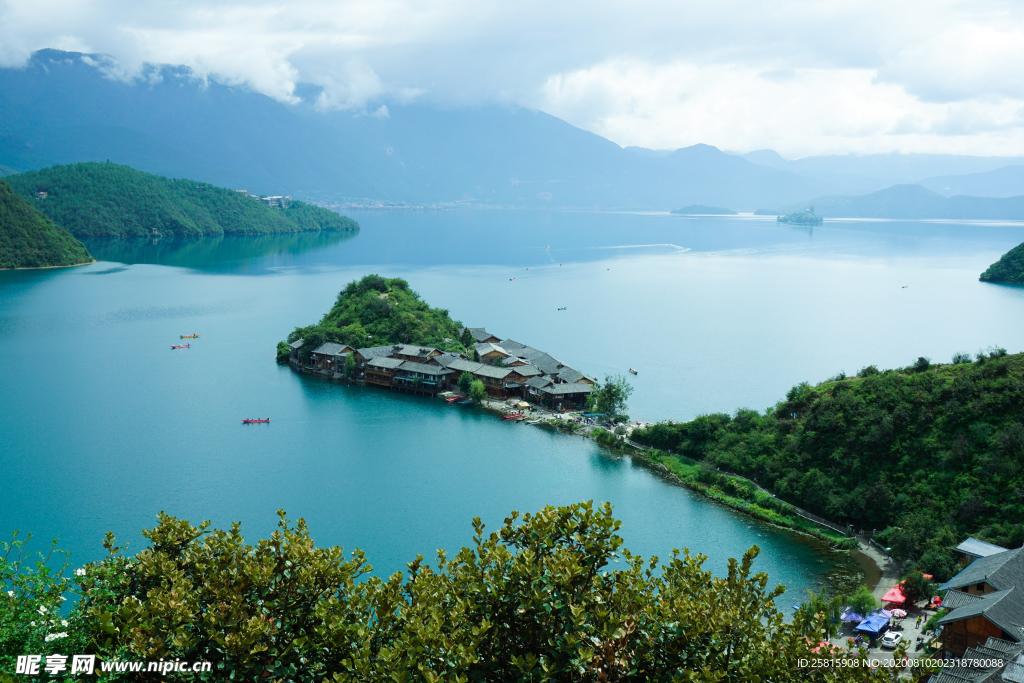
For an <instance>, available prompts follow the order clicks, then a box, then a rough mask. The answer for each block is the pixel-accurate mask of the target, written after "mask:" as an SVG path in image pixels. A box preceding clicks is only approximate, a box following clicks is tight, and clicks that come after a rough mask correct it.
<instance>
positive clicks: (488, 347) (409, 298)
mask: <svg viewBox="0 0 1024 683" xmlns="http://www.w3.org/2000/svg"><path fill="white" fill-rule="evenodd" d="M277 360H278V362H280V363H286V362H287V363H290V364H291V365H292V367H294V368H295V369H296V370H298V371H299V372H307V373H312V374H319V375H322V376H326V377H331V378H333V379H348V380H352V381H357V382H361V383H365V384H367V385H370V386H377V387H381V388H384V389H391V390H393V391H402V392H407V393H414V394H420V395H426V396H436V395H437V394H439V393H442V392H444V391H446V390H453V391H461V392H462V393H463V394H470V388H471V387H472V385H474V384H475V385H477V389H476V392H477V396H478V399H477V400H478V402H479V401H483V400H485V399H486V398H490V399H498V400H508V399H517V398H518V399H521V400H524V401H530V402H532V403H536V404H540V405H544V406H547V407H549V408H551V409H553V410H565V409H577V410H578V409H582V408H584V407H585V406H586V405H587V401H588V399H590V397H591V396H592V395H593V394H598V395H599V396H600V395H601V394H600V392H601V391H602V389H601V388H600V387H598V386H597V380H596V379H594V378H592V377H588V376H586V375H584V374H583V373H582V372H580V371H578V370H576V369H574V368H572V367H569V366H568V365H566V364H565V363H563V362H562V361H561V360H559V359H557V358H555V357H554V356H552V355H550V354H548V353H545V352H544V351H541V350H539V349H535V348H533V347H532V346H528V345H526V344H522V343H520V342H517V341H515V340H513V339H502V338H500V337H498V336H496V335H493V334H491V333H489V332H488V331H487V330H486V329H484V328H482V327H465V326H463V325H462V323H460V322H457V321H454V320H452V319H451V317H450V316H449V315H448V311H447V310H444V309H438V308H431V307H430V306H429V305H427V303H426V302H424V301H423V300H422V299H420V296H419V295H418V294H417V293H416V292H414V291H412V290H411V289H410V288H409V283H408V282H406V281H405V280H402V279H400V278H383V277H380V276H379V275H367V276H366V277H364V278H362V279H361V280H358V281H353V282H350V283H349V284H348V285H347V286H346V287H345V289H344V290H342V291H341V292H340V293H339V294H338V298H337V300H336V301H335V304H334V306H333V307H332V308H331V310H330V311H329V312H328V313H327V315H325V316H324V318H323V319H322V320H321V321H320V322H319V323H317V324H316V325H311V326H309V327H300V328H296V329H295V330H294V331H292V333H291V334H289V335H288V341H287V342H279V343H278V346H277Z"/></svg>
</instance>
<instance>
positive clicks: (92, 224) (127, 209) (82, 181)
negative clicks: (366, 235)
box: [6, 162, 359, 237]
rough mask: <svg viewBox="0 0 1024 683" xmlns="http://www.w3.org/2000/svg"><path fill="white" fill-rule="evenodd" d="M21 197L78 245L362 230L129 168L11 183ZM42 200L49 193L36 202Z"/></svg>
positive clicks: (83, 166) (75, 169) (42, 175)
mask: <svg viewBox="0 0 1024 683" xmlns="http://www.w3.org/2000/svg"><path fill="white" fill-rule="evenodd" d="M6 180H7V181H8V182H9V183H10V184H11V186H12V187H13V188H14V190H15V191H16V192H18V194H20V195H22V196H23V197H26V198H28V199H29V200H30V201H31V202H32V204H33V205H34V206H35V208H37V209H38V210H39V211H42V212H43V213H44V214H46V216H47V217H48V218H50V219H51V220H52V221H54V222H55V223H57V224H58V225H62V226H64V227H65V228H67V229H68V230H70V231H71V234H73V235H75V236H76V237H140V236H141V237H145V236H150V235H152V234H154V233H157V234H159V235H175V236H178V237H182V236H184V237H199V236H203V235H223V234H244V235H259V234H269V233H287V232H301V231H305V230H358V229H359V225H358V224H357V223H356V222H355V221H353V220H352V219H350V218H347V217H345V216H341V215H339V214H337V213H335V212H333V211H330V210H329V209H324V208H321V207H319V206H313V205H311V204H306V203H304V202H299V201H293V202H291V204H290V206H289V207H288V208H287V209H280V208H272V207H269V206H266V205H264V204H261V203H260V202H258V201H256V200H255V199H252V198H250V197H246V196H245V195H243V194H241V193H240V192H236V191H235V190H230V189H227V188H223V187H216V186H214V185H210V184H208V183H200V182H196V181H195V180H185V179H176V180H174V179H170V178H164V177H162V176H157V175H151V174H149V173H143V172H142V171H136V170H135V169H133V168H130V167H128V166H121V165H119V164H112V163H110V162H106V163H96V162H88V163H80V164H71V165H69V166H53V167H50V168H44V169H42V170H41V171H31V172H29V173H22V174H19V175H14V176H8V177H7V178H6ZM37 192H46V193H47V195H48V196H47V197H46V198H45V199H37V198H36V193H37Z"/></svg>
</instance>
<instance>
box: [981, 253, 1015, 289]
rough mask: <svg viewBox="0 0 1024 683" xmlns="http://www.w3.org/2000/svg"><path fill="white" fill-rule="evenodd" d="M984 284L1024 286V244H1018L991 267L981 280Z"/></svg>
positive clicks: (982, 275)
mask: <svg viewBox="0 0 1024 683" xmlns="http://www.w3.org/2000/svg"><path fill="white" fill-rule="evenodd" d="M979 279H980V280H981V281H982V282H1005V283H1007V284H1013V285H1024V244H1018V245H1017V246H1016V247H1014V248H1013V249H1011V250H1010V251H1008V252H1006V253H1005V254H1003V256H1002V258H1000V259H999V260H998V261H996V262H995V263H993V264H992V265H991V266H989V267H988V268H987V269H986V270H985V272H984V273H982V274H981V277H980V278H979Z"/></svg>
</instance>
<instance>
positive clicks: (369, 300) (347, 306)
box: [288, 275, 466, 354]
mask: <svg viewBox="0 0 1024 683" xmlns="http://www.w3.org/2000/svg"><path fill="white" fill-rule="evenodd" d="M460 328H462V323H460V322H457V321H455V320H452V319H451V317H450V316H449V315H448V311H447V310H444V309H440V308H431V307H430V306H429V305H428V304H427V303H426V302H425V301H423V300H422V299H420V295H419V294H417V293H416V292H414V291H412V290H411V289H409V283H408V282H406V281H405V280H402V279H401V278H383V277H381V276H379V275H367V276H365V277H364V278H363V279H361V280H358V281H355V280H353V281H352V282H350V283H348V285H347V286H346V287H345V289H343V290H341V292H339V293H338V298H337V300H336V301H335V302H334V306H333V307H332V308H331V310H330V311H328V312H327V315H325V316H324V317H323V319H322V320H321V321H320V322H319V323H317V324H316V325H310V326H309V327H297V328H295V330H294V331H293V332H292V333H291V334H289V335H288V341H289V342H292V341H295V340H296V339H305V343H304V344H303V347H302V352H303V354H308V353H309V352H310V351H312V350H313V349H315V348H316V347H317V346H319V345H320V344H322V343H324V342H326V341H333V342H338V343H341V344H349V345H351V346H354V347H355V348H361V347H366V346H384V345H386V344H419V345H422V346H433V347H437V348H439V349H443V350H450V351H459V352H462V353H465V351H466V347H465V346H464V345H463V344H462V342H461V341H460V337H459V330H460ZM446 340H448V341H446Z"/></svg>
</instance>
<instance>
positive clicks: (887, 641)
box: [880, 631, 903, 648]
mask: <svg viewBox="0 0 1024 683" xmlns="http://www.w3.org/2000/svg"><path fill="white" fill-rule="evenodd" d="M902 637H903V634H901V633H897V632H896V631H888V632H887V633H886V634H885V635H884V636H882V642H881V643H880V645H881V646H882V647H892V648H895V647H896V646H897V645H899V643H900V639H901V638H902Z"/></svg>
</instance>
